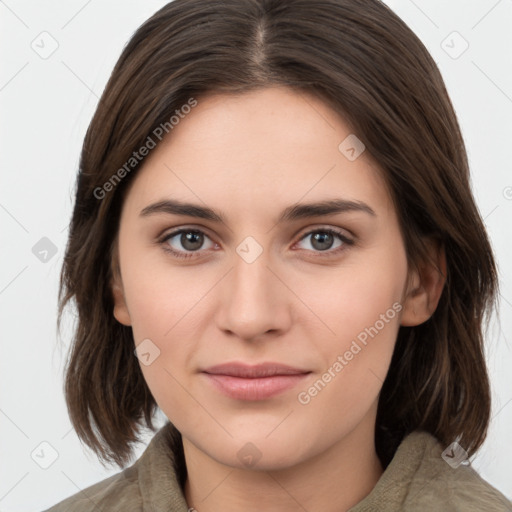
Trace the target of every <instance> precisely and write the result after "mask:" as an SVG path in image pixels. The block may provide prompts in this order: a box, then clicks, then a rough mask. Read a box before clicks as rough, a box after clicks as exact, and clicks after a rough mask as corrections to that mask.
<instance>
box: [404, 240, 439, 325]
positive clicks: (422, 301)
mask: <svg viewBox="0 0 512 512" xmlns="http://www.w3.org/2000/svg"><path fill="white" fill-rule="evenodd" d="M425 244H426V248H427V256H426V258H425V260H424V261H422V262H421V263H420V264H418V266H417V267H416V268H414V269H412V270H411V273H410V275H409V279H408V283H407V286H406V290H405V296H404V299H403V303H402V304H403V311H402V316H401V321H400V325H404V326H415V325H420V324H422V323H423V322H426V321H427V320H428V319H429V318H430V317H431V316H432V315H433V313H434V311H435V310H436V308H437V304H438V303H439V299H440V298H441V293H442V291H443V287H444V284H445V282H446V255H445V251H444V247H443V246H442V245H441V244H440V243H439V242H437V241H436V240H432V239H428V240H425Z"/></svg>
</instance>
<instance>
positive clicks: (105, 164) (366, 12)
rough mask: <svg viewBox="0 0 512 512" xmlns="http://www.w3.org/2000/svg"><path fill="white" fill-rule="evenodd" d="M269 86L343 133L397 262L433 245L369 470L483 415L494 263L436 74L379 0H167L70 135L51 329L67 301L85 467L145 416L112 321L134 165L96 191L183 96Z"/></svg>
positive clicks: (125, 449) (148, 409)
mask: <svg viewBox="0 0 512 512" xmlns="http://www.w3.org/2000/svg"><path fill="white" fill-rule="evenodd" d="M271 85H280V86H288V87H291V88H293V89H294V90H296V91H304V92H308V93H310V94H314V95H316V96H317V97H319V98H321V99H322V100H323V101H325V102H326V103H327V104H328V105H329V106H330V107H331V108H333V109H334V110H335V111H336V112H338V113H339V114H340V115H341V116H343V118H344V120H345V121H346V122H347V123H349V124H350V125H351V127H352V129H353V132H354V133H356V134H357V136H358V137H359V138H360V139H361V140H362V141H363V142H364V144H365V146H366V150H367V151H368V152H369V154H370V155H371V156H372V157H373V159H374V160H375V161H376V162H377V163H378V165H379V168H380V169H381V171H382V173H383V175H384V177H385V180H386V183H387V184H388V186H389V189H390V193H391V195H392V199H393V201H394V203H395V206H396V209H397V213H398V217H399V220H400V224H401V229H402V232H403V237H404V243H405V247H406V251H407V255H408V259H409V262H410V263H411V264H414V263H416V262H419V261H422V260H424V259H425V258H426V256H425V254H426V252H425V247H424V244H423V241H424V240H425V238H426V237H431V238H435V239H437V240H439V241H440V242H441V243H442V245H443V247H444V249H445V252H446V259H447V281H446V285H445V288H444V290H443V293H442V296H441V299H440V302H439V305H438V307H437V310H436V311H435V312H434V314H433V315H432V317H431V318H430V319H429V320H428V321H427V322H425V323H423V324H421V325H419V326H417V327H401V328H400V330H399V333H398V339H397V342H396V347H395V351H394V354H393V358H392V361H391V365H390V368H389V371H388V374H387V377H386V379H385V382H384V384H383V388H382V391H381V394H380V398H379V407H378V413H377V423H376V432H375V444H376V449H377V454H378V456H379V458H380V459H381V462H382V464H383V466H384V467H386V466H387V464H388V463H389V461H390V460H391V458H392V457H393V455H394V453H395V450H396V448H397V446H398V444H399V443H400V442H401V440H402V439H403V437H404V436H405V435H406V434H408V433H409V432H411V431H413V430H416V429H421V430H425V431H428V432H430V433H431V434H433V435H434V436H436V437H437V438H438V439H439V440H440V441H441V442H442V443H444V445H448V444H449V443H451V442H452V441H454V440H456V438H457V439H458V441H459V443H460V444H461V445H462V446H463V447H464V448H465V449H466V451H467V452H468V453H469V454H470V455H472V454H473V453H474V452H475V451H476V450H477V449H478V448H479V447H480V446H481V444H482V442H483V440H484V439H485V435H486V432H487V426H488V423H489V415H490V390H489V381H488V375H487V369H486V365H485V359H484V353H483V332H482V329H483V325H484V321H485V320H488V316H489V313H490V312H491V311H492V307H493V306H494V305H495V300H496V296H497V286H498V285H497V277H496V268H495V262H494V259H493V255H492V250H491V247H490V244H489V240H488V237H487V234H486V232H485V229H484V225H483V222H482V219H481V217H480V215H479V213H478V210H477V208H476V206H475V202H474V199H473V196H472V193H471V189H470V184H469V167H468V161H467V155H466V150H465V146H464V141H463V139H462V135H461V132H460V129H459V126H458V122H457V118H456V115H455V112H454V110H453V106H452V103H451V101H450V99H449V97H448V94H447V91H446V89H445V85H444V82H443V79H442V77H441V75H440V72H439V70H438V68H437V66H436V64H435V62H434V61H433V59H432V58H431V56H430V55H429V53H428V51H427V50H426V48H425V47H424V45H423V44H422V43H421V41H420V40H419V39H418V37H416V35H415V34H414V33H413V32H412V31H411V30H410V29H409V28H408V27H407V26H406V25H405V24H404V23H403V22H402V21H401V19H400V18H399V17H398V16H397V15H396V14H394V13H393V11H392V10H390V9H389V8H388V7H387V6H386V5H384V4H383V3H382V2H380V1H379V0H316V1H314V2H312V1H311V0H287V1H282V0H222V1H209V2H204V1H202V0H175V1H173V2H171V3H169V4H167V5H166V6H164V7H163V8H162V9H160V10H159V11H158V12H157V13H156V14H154V15H153V16H152V17H151V18H150V19H148V20H147V21H146V22H145V23H144V24H143V25H142V26H141V27H140V28H139V29H138V30H137V31H136V32H135V34H134V35H133V37H132V39H131V40H130V41H129V43H128V44H127V46H126V47H125V49H124V51H123V52H122V55H121V56H120V58H119V60H118V62H117V64H116V66H115V68H114V70H113V72H112V75H111V77H110V79H109V81H108V83H107V86H106V88H105V90H104V92H103V95H102V97H101V100H100V102H99V105H98V107H97V110H96V112H95V114H94V117H93V119H92V121H91V124H90V126H89V129H88V131H87V134H86V137H85V140H84V144H83V149H82V153H81V158H80V170H79V174H78V180H77V190H76V201H75V205H74V211H73V217H72V220H71V225H70V232H69V240H68V245H67V249H66V254H65V259H64V265H63V269H62V274H61V282H60V294H59V319H58V325H59V328H60V323H61V317H62V312H63V309H64V307H65V305H66V304H67V303H68V302H69V301H70V300H71V299H73V300H74V302H75V304H76V308H77V314H78V317H77V326H76V330H75V333H74V339H73V343H72V346H71V348H70V353H69V358H68V360H67V368H66V381H65V396H66V402H67V406H68V410H69V414H70V418H71V421H72V424H73V426H74V428H75V429H76V432H77V434H78V436H79V437H80V438H81V439H82V441H83V442H85V443H86V444H87V445H88V446H89V447H90V448H92V449H93V450H94V451H95V453H96V454H97V455H98V457H99V458H100V461H102V462H103V461H107V462H114V463H116V464H118V465H119V466H124V465H125V464H126V463H127V462H128V460H129V458H130V457H131V446H130V445H131V444H132V443H135V442H137V441H138V434H139V432H140V428H141V427H149V428H151V429H152V430H154V429H155V427H154V425H153V423H152V419H153V415H154V413H155V411H156V410H157V404H156V402H155V400H154V398H153V397H152V395H151V392H150V390H149V388H148V386H147V384H146V382H145V380H144V378H143V375H142V373H141V370H140V367H139V362H138V360H137V358H136V356H135V355H134V340H133V336H132V331H131V328H129V327H125V326H123V325H121V324H120V323H118V322H117V321H116V320H115V319H114V317H113V313H112V312H113V297H112V291H111V280H112V276H113V272H115V271H116V258H115V253H114V248H115V239H116V235H117V231H118V225H119V217H120V211H121V207H122V204H123V197H124V195H125V193H126V190H127V187H128V185H129V183H130V182H131V181H132V180H133V177H134V175H135V173H136V171H137V169H138V168H140V164H137V165H135V166H134V167H133V170H131V172H129V173H123V174H126V175H125V176H124V177H123V179H122V180H120V181H119V183H117V184H116V186H115V187H113V190H109V191H108V193H103V192H102V197H101V198H98V192H97V190H98V187H102V186H103V184H105V183H106V182H107V181H109V179H111V178H112V176H113V175H114V174H115V173H116V171H117V170H118V169H120V168H121V167H122V166H123V165H124V164H125V163H126V162H127V161H128V160H129V159H130V157H131V156H132V153H133V152H134V151H135V150H137V149H138V148H140V147H141V146H142V145H144V143H145V141H146V139H147V137H148V136H149V135H150V134H151V133H152V132H153V131H154V130H155V128H156V127H158V126H160V125H162V123H166V122H168V120H169V117H170V116H171V115H172V114H173V113H174V112H175V111H176V110H177V109H179V108H180V107H181V106H182V105H184V104H186V103H187V102H188V100H189V99H190V98H191V97H194V98H199V101H200V96H201V94H206V93H208V92H218V93H225V94H241V93H244V92H247V91H251V90H254V89H257V88H262V87H268V86H271ZM171 136H172V134H171ZM95 191H96V192H95Z"/></svg>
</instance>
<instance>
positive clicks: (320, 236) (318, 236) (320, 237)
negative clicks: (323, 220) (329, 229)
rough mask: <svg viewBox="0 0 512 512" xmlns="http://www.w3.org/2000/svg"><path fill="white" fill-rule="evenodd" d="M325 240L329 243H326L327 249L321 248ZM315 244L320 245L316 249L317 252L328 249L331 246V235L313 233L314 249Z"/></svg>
mask: <svg viewBox="0 0 512 512" xmlns="http://www.w3.org/2000/svg"><path fill="white" fill-rule="evenodd" d="M326 239H327V241H328V242H330V243H327V247H325V246H322V243H325V241H326ZM316 242H319V243H320V247H316V249H319V250H325V249H329V248H330V247H331V245H332V235H331V233H315V235H313V246H314V247H315V246H316Z"/></svg>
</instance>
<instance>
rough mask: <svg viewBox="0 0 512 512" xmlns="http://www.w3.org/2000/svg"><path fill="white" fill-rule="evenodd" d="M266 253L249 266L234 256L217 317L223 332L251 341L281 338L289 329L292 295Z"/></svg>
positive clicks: (238, 256) (249, 263)
mask: <svg viewBox="0 0 512 512" xmlns="http://www.w3.org/2000/svg"><path fill="white" fill-rule="evenodd" d="M272 267H275V265H272V263H271V262H270V261H269V258H268V257H267V253H266V252H265V251H263V253H262V254H260V256H259V257H258V258H256V260H255V261H252V262H248V261H246V260H245V259H244V258H243V257H241V256H240V255H239V254H238V253H234V256H233V267H232V268H231V270H230V272H229V273H228V274H227V275H226V276H225V278H224V279H223V280H222V283H219V284H221V293H220V294H219V303H218V304H217V307H218V310H217V315H216V320H217V326H218V328H219V329H221V330H222V331H223V332H225V333H228V334H230V335H231V336H236V337H238V338H240V339H243V340H248V341H254V340H257V339H260V338H262V337H265V336H267V337H268V336H269V335H270V334H272V335H273V336H274V337H276V336H278V335H282V334H283V332H285V331H287V330H288V329H289V328H290V325H291V318H292V313H291V307H292V304H291V300H290V296H291V295H293V294H292V293H291V292H290V290H289V289H288V288H287V286H286V279H283V276H280V275H279V271H277V270H276V269H275V268H272Z"/></svg>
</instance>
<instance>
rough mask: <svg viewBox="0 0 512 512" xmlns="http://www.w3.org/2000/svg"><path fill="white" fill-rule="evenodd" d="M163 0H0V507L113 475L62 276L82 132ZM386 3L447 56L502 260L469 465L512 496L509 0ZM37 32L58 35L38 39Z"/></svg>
mask: <svg viewBox="0 0 512 512" xmlns="http://www.w3.org/2000/svg"><path fill="white" fill-rule="evenodd" d="M165 3H166V2H165V1H162V0H158V1H157V0H145V1H142V0H140V1H139V2H134V1H126V0H123V1H121V0H109V1H105V0H104V1H102V2H99V0H89V1H86V0H70V1H67V2H63V1H61V2H59V1H56V0H49V1H46V2H36V1H35V0H27V1H22V2H20V1H18V2H15V1H14V0H6V1H0V26H1V28H0V34H1V35H0V37H1V39H2V41H1V46H0V52H1V61H2V66H1V68H0V105H1V114H0V115H1V124H0V130H1V151H0V169H1V173H2V186H1V190H0V222H1V226H2V232H3V235H2V246H3V250H2V258H3V262H2V265H1V266H0V306H1V314H2V322H1V329H2V344H1V348H0V350H1V353H0V365H1V366H0V379H1V381H0V433H1V436H0V460H1V461H2V463H1V466H0V511H2V512H6V511H28V510H30V511H38V510H42V509H44V508H47V507H49V506H50V505H52V504H54V503H56V502H57V501H60V500H62V499H63V498H65V497H67V496H69V495H71V494H74V493H76V492H78V491H79V490H80V489H83V488H85V487H87V486H88V485H91V484H93V483H95V482H97V481H99V480H102V479H104V478H106V477H107V476H109V475H111V474H113V473H116V472H118V471H119V470H118V469H117V468H112V469H110V470H108V471H107V470H105V469H104V468H103V467H102V466H101V465H100V464H99V463H98V462H97V461H96V459H95V458H94V456H92V454H91V453H90V452H88V451H85V450H84V449H83V448H82V446H81V444H80V442H79V441H78V439H77V437H76V435H75V433H74V431H73V430H72V429H71V424H70V422H69V418H68V415H67V411H66V408H65V404H64V397H63V392H62V370H63V361H64V353H65V352H64V351H65V350H66V349H67V347H68V343H69V335H70V331H71V327H72V323H71V319H70V317H69V316H68V317H66V322H65V329H64V331H63V336H62V338H63V339H62V347H61V346H60V345H59V344H58V340H57V335H56V328H55V321H56V310H57V305H56V298H57V284H58V274H59V271H60V267H61V264H62V257H63V251H64V248H65V243H66V237H67V224H68V222H69V218H70V215H71V207H72V193H73V188H74V180H75V174H76V171H77V167H78V157H79V152H80V147H81V143H82V140H83V137H84V135H85V131H86V128H87V126H88V123H89V121H90V119H91V116H92V114H93V111H94V108H95V106H96V103H97V101H98V98H99V96H100V94H101V92H102V90H103V88H104V86H105V84H106V81H107V79H108V76H109V74H110V72H111V70H112V67H113V66H114V64H115V62H116V60H117V58H118V56H119V54H120V52H121V50H122V48H123V46H124V45H125V43H126V42H127V41H128V39H129V37H130V36H131V34H132V33H133V32H134V30H135V29H136V28H137V27H138V26H139V25H140V24H141V23H142V22H143V21H144V20H145V19H146V18H147V17H149V16H150V15H151V14H152V13H153V12H155V11H156V10H157V9H159V8H160V7H161V6H162V5H164V4H165ZM387 3H388V4H389V5H390V6H391V7H392V8H393V9H394V10H395V12H396V13H397V14H398V15H399V16H400V17H401V18H402V19H403V20H404V21H405V22H406V23H407V24H408V25H409V26H410V27H411V28H412V30H413V31H414V32H415V33H416V34H417V35H418V36H419V37H420V39H421V40H422V41H423V42H424V44H425V45H426V46H427V48H428V49H429V51H430V52H431V54H432V56H433V57H434V59H435V61H436V62H437V63H438V65H439V66H440V69H441V72H442V74H443V76H444V79H445V82H446V85H447V88H448V92H449V93H450V96H451V98H452V101H453V103H454V106H455V110H456V112H457V115H458V117H459V121H460V124H461V127H462V131H463V135H464V138H465V141H466V144H467V148H468V153H469V158H470V164H471V169H472V176H473V187H474V192H475V195H476V198H477V202H478V205H479V208H480V211H481V213H482V215H483V217H484V218H485V223H486V225H487V228H488V231H489V234H490V236H491V238H492V243H493V246H494V248H495V251H496V255H497V258H498V263H499V267H500V281H501V307H500V315H501V319H500V322H501V323H498V322H497V319H496V318H495V319H494V321H493V324H492V328H491V329H490V331H489V335H488V343H487V357H488V364H489V369H490V374H491V379H492V388H493V399H494V402H493V418H492V423H491V426H490V430H489V436H488V438H487V440H486V443H485V444H484V446H483V448H482V449H481V450H480V452H479V454H478V455H477V456H476V458H475V459H474V461H473V462H472V464H473V466H474V467H475V468H476V469H477V471H479V472H480V474H481V475H482V476H483V477H484V478H485V479H486V480H488V481H489V482H490V483H492V484H493V485H494V486H495V487H497V488H498V489H499V490H501V491H502V492H503V493H504V494H506V495H507V496H508V497H509V498H512V469H511V465H510V460H511V459H512V443H511V441H510V434H511V433H512V428H511V427H512V378H511V375H512V350H511V343H510V339H511V337H512V280H511V276H512V260H511V258H510V254H511V250H512V242H511V240H510V233H511V230H510V225H511V221H512V172H511V166H512V164H511V159H510V153H509V152H510V146H511V142H512V137H511V136H512V30H511V28H512V0H500V1H497V0H478V1H477V0H472V1H467V0H457V1H450V2H444V1H441V0H432V1H431V0H429V1H427V0H416V1H412V0H388V2H387ZM43 31H46V32H48V33H49V34H50V35H51V36H48V35H42V36H41V35H40V34H41V33H42V32H43ZM454 31H456V32H458V33H459V34H460V36H461V37H462V38H463V39H464V40H466V41H467V43H468V44H469V47H468V49H467V50H466V51H465V52H464V53H462V54H461V55H460V56H458V57H457V58H453V57H454V56H456V54H457V53H459V52H460V50H461V49H463V46H462V45H463V44H464V41H463V40H462V39H461V38H460V37H459V36H457V35H454V34H453V32H454ZM52 40H55V41H56V43H53V42H52ZM443 41H444V43H443ZM52 44H58V48H57V49H56V51H55V52H54V53H53V54H52V55H50V56H48V57H47V58H41V57H40V55H39V54H38V53H37V52H36V51H35V50H34V49H33V48H32V46H31V45H33V46H34V47H35V48H36V49H37V51H38V52H39V53H42V52H45V51H46V52H48V51H49V50H51V49H52V46H51V45H52ZM447 52H448V53H447ZM449 53H451V56H450V55H449ZM43 56H45V57H46V55H43ZM43 237H47V238H48V239H49V240H51V242H52V244H54V246H55V250H56V253H55V255H52V253H51V252H49V253H48V255H47V256H46V258H47V261H41V260H40V259H39V258H42V257H44V253H42V254H39V258H38V257H36V255H35V254H34V253H33V251H32V248H33V247H34V246H35V245H36V244H37V243H38V242H39V241H40V239H41V238H43ZM40 243H41V242H40ZM42 243H44V242H42ZM46 243H47V242H46ZM36 247H38V246H36ZM35 252H36V253H37V252H38V251H35ZM164 419H165V418H164V416H163V415H161V418H160V421H161V422H162V421H163V420H164ZM150 437H151V434H149V433H148V435H146V437H145V439H144V442H145V443H147V442H148V441H149V439H150ZM42 442H46V443H49V444H50V445H51V446H52V447H53V448H49V447H48V445H41V444H40V443H42ZM144 447H145V444H141V445H140V447H139V449H138V450H137V452H136V454H135V458H136V457H138V456H139V455H140V453H141V452H142V450H143V449H144ZM53 450H55V452H56V454H57V455H58V456H57V458H56V460H55V461H54V462H53V463H52V464H51V465H50V466H49V467H48V468H47V469H42V468H41V467H40V465H39V464H43V465H44V464H45V463H46V464H49V463H50V462H52V454H53V453H54V452H53ZM31 454H33V457H34V458H32V455H31ZM37 455H39V457H38V456H37ZM36 461H37V463H36ZM38 463H39V464H38Z"/></svg>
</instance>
